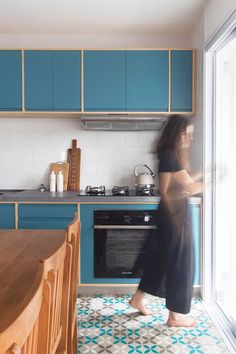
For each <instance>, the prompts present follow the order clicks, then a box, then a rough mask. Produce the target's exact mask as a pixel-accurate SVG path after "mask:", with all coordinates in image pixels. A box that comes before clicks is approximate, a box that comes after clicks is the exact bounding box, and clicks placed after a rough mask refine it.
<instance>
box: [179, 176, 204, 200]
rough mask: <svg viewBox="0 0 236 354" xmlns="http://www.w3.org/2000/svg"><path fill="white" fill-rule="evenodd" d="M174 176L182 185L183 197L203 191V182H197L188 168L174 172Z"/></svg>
mask: <svg viewBox="0 0 236 354" xmlns="http://www.w3.org/2000/svg"><path fill="white" fill-rule="evenodd" d="M173 178H174V179H175V180H176V181H177V182H178V183H179V184H180V185H181V186H182V192H181V194H183V198H184V197H185V198H186V196H187V197H188V196H191V195H194V194H197V193H201V192H202V191H203V182H202V181H200V182H196V181H195V180H194V179H193V178H192V177H191V176H190V174H189V173H188V172H187V171H186V170H180V171H178V172H175V173H173Z"/></svg>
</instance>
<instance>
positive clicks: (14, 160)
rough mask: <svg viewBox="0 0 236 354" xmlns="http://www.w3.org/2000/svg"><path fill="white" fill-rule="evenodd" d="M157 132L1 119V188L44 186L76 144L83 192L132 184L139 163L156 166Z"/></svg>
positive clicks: (63, 121) (68, 120)
mask: <svg viewBox="0 0 236 354" xmlns="http://www.w3.org/2000/svg"><path fill="white" fill-rule="evenodd" d="M157 135H158V132H117V131H88V130H84V129H82V128H81V123H80V121H79V119H78V118H74V117H73V118H68V117H67V118H63V117H61V116H60V117H53V118H51V117H48V118H0V162H1V171H0V189H1V188H23V189H36V188H39V186H40V184H41V183H44V184H45V185H46V186H48V175H49V166H50V163H51V162H57V161H59V160H60V159H61V151H67V149H68V148H71V144H72V139H77V142H78V147H80V148H81V189H84V188H85V187H86V185H88V184H90V185H95V186H98V185H101V184H104V185H106V188H107V189H111V188H112V187H113V186H114V185H128V186H130V187H132V186H133V185H134V183H135V178H134V176H133V170H134V167H135V165H136V164H138V163H147V164H148V165H150V167H151V168H155V166H156V156H155V155H153V154H150V151H151V150H152V144H153V141H155V139H156V137H157Z"/></svg>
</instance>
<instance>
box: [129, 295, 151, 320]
mask: <svg viewBox="0 0 236 354" xmlns="http://www.w3.org/2000/svg"><path fill="white" fill-rule="evenodd" d="M129 304H130V306H132V307H133V308H135V309H137V310H139V311H140V312H141V313H142V314H143V315H144V316H151V315H154V312H152V311H151V310H148V309H147V308H146V306H145V305H144V303H143V300H135V298H134V297H132V299H131V300H130V301H129Z"/></svg>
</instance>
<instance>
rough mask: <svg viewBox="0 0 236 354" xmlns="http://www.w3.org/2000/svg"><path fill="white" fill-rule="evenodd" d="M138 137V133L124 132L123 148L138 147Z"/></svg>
mask: <svg viewBox="0 0 236 354" xmlns="http://www.w3.org/2000/svg"><path fill="white" fill-rule="evenodd" d="M139 136H140V132H125V133H124V137H125V146H126V147H135V146H139Z"/></svg>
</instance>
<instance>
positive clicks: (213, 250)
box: [204, 15, 236, 348]
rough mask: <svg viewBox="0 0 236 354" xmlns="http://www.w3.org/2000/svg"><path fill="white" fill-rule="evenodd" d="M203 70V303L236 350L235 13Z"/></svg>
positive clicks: (210, 48) (210, 49)
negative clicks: (205, 187) (207, 185)
mask: <svg viewBox="0 0 236 354" xmlns="http://www.w3.org/2000/svg"><path fill="white" fill-rule="evenodd" d="M205 68H206V71H205V93H206V97H205V111H206V116H205V136H204V140H205V171H206V172H205V181H206V184H207V183H208V182H209V180H213V184H212V185H211V188H210V192H209V189H208V191H206V193H205V200H204V202H205V218H204V225H205V226H204V238H205V240H204V279H205V283H204V299H205V300H207V301H208V302H209V303H210V304H211V307H212V309H213V312H214V313H215V315H216V317H217V318H218V320H219V323H220V324H221V325H222V328H223V330H224V331H225V334H226V335H227V337H228V338H229V339H230V341H231V343H234V345H235V348H236V15H234V17H233V18H231V20H230V21H229V23H228V24H226V26H225V28H222V29H221V31H220V33H218V35H216V36H215V38H214V39H213V40H212V42H211V43H210V44H209V45H208V48H206V55H205ZM209 164H210V165H212V166H214V167H213V170H212V173H211V178H210V179H209V176H207V166H209Z"/></svg>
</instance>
